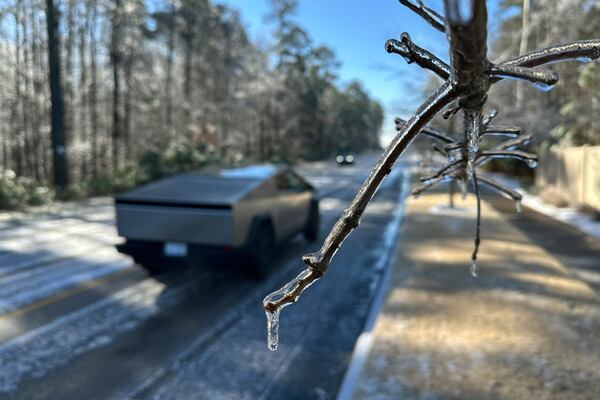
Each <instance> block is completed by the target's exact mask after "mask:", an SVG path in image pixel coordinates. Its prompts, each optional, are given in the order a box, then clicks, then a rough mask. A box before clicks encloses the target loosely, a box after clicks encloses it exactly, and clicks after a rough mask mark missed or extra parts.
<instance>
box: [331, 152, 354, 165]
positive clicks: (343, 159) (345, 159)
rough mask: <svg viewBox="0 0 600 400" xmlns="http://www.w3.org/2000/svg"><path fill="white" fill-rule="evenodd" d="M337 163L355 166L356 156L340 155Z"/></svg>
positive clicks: (336, 159)
mask: <svg viewBox="0 0 600 400" xmlns="http://www.w3.org/2000/svg"><path fill="white" fill-rule="evenodd" d="M335 161H337V163H338V164H339V165H352V164H354V156H353V155H352V154H338V156H337V157H336V158H335Z"/></svg>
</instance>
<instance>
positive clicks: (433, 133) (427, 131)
mask: <svg viewBox="0 0 600 400" xmlns="http://www.w3.org/2000/svg"><path fill="white" fill-rule="evenodd" d="M394 122H395V123H396V130H397V131H400V130H402V127H403V126H404V125H405V124H406V120H404V119H402V118H396V119H395V120H394ZM421 133H422V134H423V135H425V136H429V137H431V138H433V139H438V140H441V141H442V142H446V143H454V139H452V138H451V137H450V136H448V135H446V134H445V133H444V132H442V131H439V130H437V129H435V128H430V127H426V128H423V129H421Z"/></svg>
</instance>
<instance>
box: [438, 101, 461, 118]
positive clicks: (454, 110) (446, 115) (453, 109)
mask: <svg viewBox="0 0 600 400" xmlns="http://www.w3.org/2000/svg"><path fill="white" fill-rule="evenodd" d="M460 108H461V107H460V104H457V105H455V106H452V107H450V108H449V109H447V110H445V111H444V113H443V114H442V117H443V118H444V119H448V118H450V117H451V116H453V115H454V114H456V113H457V112H459V111H460Z"/></svg>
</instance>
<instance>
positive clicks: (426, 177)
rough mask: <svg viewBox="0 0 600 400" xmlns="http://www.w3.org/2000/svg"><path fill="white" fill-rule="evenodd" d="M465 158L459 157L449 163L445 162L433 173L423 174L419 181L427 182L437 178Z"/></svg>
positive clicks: (462, 161)
mask: <svg viewBox="0 0 600 400" xmlns="http://www.w3.org/2000/svg"><path fill="white" fill-rule="evenodd" d="M464 162H465V160H464V159H462V158H459V159H458V160H455V161H452V162H451V163H449V164H446V165H445V166H443V167H442V168H440V169H439V170H438V171H437V172H436V173H435V174H433V175H430V176H424V177H422V178H420V181H421V182H428V181H431V180H433V179H436V178H439V177H440V176H442V175H447V171H448V170H450V169H452V168H453V167H455V166H457V165H458V164H461V163H464Z"/></svg>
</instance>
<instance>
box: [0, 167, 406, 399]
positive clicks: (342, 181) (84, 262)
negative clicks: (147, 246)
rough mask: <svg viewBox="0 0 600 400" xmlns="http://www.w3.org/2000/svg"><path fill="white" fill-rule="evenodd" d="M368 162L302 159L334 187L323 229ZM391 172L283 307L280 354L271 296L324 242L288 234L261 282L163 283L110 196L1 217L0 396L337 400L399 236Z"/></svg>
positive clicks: (209, 276)
mask: <svg viewBox="0 0 600 400" xmlns="http://www.w3.org/2000/svg"><path fill="white" fill-rule="evenodd" d="M372 162H373V159H372V160H370V161H368V162H366V163H364V164H362V165H360V164H359V165H358V166H352V167H345V168H339V167H337V166H334V167H333V168H332V165H331V164H329V166H328V167H327V168H324V167H323V166H318V167H315V166H307V167H306V168H304V167H303V168H301V170H302V171H303V173H304V174H306V175H307V177H308V179H309V180H310V181H311V182H313V184H315V185H316V186H317V189H318V190H319V193H320V194H321V195H322V196H323V197H324V198H323V201H322V203H321V210H322V221H323V226H322V232H321V236H322V237H323V236H324V234H325V233H326V232H327V231H328V229H329V228H330V227H331V225H332V224H333V223H334V222H335V220H336V219H337V218H338V217H339V216H340V214H341V212H342V210H343V208H344V207H345V206H347V204H348V203H349V201H350V200H351V198H352V197H353V196H354V194H355V193H356V190H357V188H358V186H359V185H360V184H361V183H362V181H363V180H364V179H365V178H366V176H367V174H368V173H369V171H370V166H371V164H372ZM384 182H385V183H384V185H383V187H382V188H381V190H380V191H379V192H378V194H377V195H376V197H375V199H374V202H373V203H372V204H371V205H370V206H369V208H368V211H367V214H366V215H365V216H364V218H363V219H362V221H361V226H360V229H357V230H356V231H355V232H354V233H353V235H352V236H351V237H350V238H349V239H348V242H347V243H346V244H345V246H344V248H343V249H342V250H340V252H339V254H338V255H337V257H336V259H335V260H334V263H333V265H332V268H331V270H330V272H329V273H328V274H327V276H326V277H325V278H324V279H322V280H321V281H320V282H319V283H318V284H316V285H315V286H314V287H311V289H310V291H309V293H306V295H305V297H304V298H303V299H301V300H300V302H299V303H298V304H296V305H294V306H292V307H290V308H288V309H286V310H285V312H284V313H283V315H282V321H281V323H282V325H281V347H280V350H279V351H278V352H277V353H275V354H274V353H271V352H269V351H268V350H267V348H266V337H265V336H266V335H265V317H264V313H263V310H262V308H261V299H262V298H263V297H264V295H265V294H266V293H268V292H269V291H271V290H273V289H274V288H277V287H278V286H279V285H281V283H283V282H284V281H286V280H288V279H289V278H290V277H291V276H292V275H294V274H296V273H297V272H298V270H299V268H300V267H301V262H300V256H301V254H304V253H306V252H309V251H314V247H317V246H318V245H320V243H319V242H317V243H314V244H308V243H307V242H305V241H304V240H301V239H300V238H296V239H294V240H291V241H290V243H288V244H286V246H285V250H284V251H283V253H282V255H281V259H280V262H281V265H279V268H278V270H277V273H275V274H274V275H273V276H271V277H270V278H269V279H267V280H266V281H264V282H260V283H257V282H250V281H247V280H244V279H240V278H239V277H237V278H236V277H234V276H233V275H231V274H226V273H224V272H223V271H219V273H218V274H216V273H215V274H213V273H206V274H200V275H201V276H200V277H199V278H198V281H194V282H187V280H188V279H187V277H186V276H183V277H182V278H183V279H182V280H181V281H180V282H170V283H169V285H168V286H165V283H162V280H161V281H160V282H159V281H157V280H155V279H151V278H145V277H144V275H143V273H141V272H140V271H138V273H136V274H131V273H130V271H132V270H136V269H138V267H135V266H132V264H131V262H130V261H129V259H128V258H126V257H123V256H122V255H120V254H118V253H117V252H116V251H115V250H114V244H115V243H116V242H117V241H118V240H119V239H118V238H117V236H116V234H115V232H114V222H113V209H112V204H111V202H110V200H108V199H95V200H93V201H90V202H87V203H85V204H80V205H60V206H57V207H56V208H54V209H52V210H50V211H49V212H48V213H45V214H44V213H41V212H35V213H32V214H28V215H13V216H12V217H4V218H2V219H0V314H1V313H4V315H0V325H2V326H4V328H6V331H7V332H8V334H5V335H4V338H3V339H0V365H1V367H0V398H5V397H6V398H27V399H35V398H65V397H74V398H86V399H94V398H97V399H105V398H186V399H188V398H189V399H193V398H200V399H211V400H212V399H228V398H232V399H234V398H235V399H244V398H248V399H255V398H258V399H260V398H271V399H278V398H282V397H291V398H294V397H295V398H317V399H318V398H331V397H333V396H334V394H335V392H336V391H337V389H338V387H339V384H340V382H341V379H342V377H343V374H344V371H345V368H346V366H347V364H348V361H349V360H350V356H351V353H352V349H353V346H354V342H355V340H356V338H357V337H358V335H359V334H360V333H361V331H362V328H363V324H364V320H365V318H366V315H367V312H368V309H369V306H370V303H371V299H372V296H373V293H374V291H375V290H376V288H377V285H378V281H379V279H380V277H381V275H382V273H383V269H384V268H385V265H384V264H385V262H384V261H382V253H386V251H388V250H389V248H390V246H392V245H393V244H394V243H395V238H396V235H397V227H396V226H393V225H394V224H397V218H396V219H395V218H393V217H394V215H397V214H398V212H399V209H400V207H399V201H401V199H400V198H399V194H400V192H401V187H402V180H401V179H400V174H399V173H397V172H396V173H395V174H393V176H390V177H388V178H387V179H386V180H385V181H384ZM122 271H124V272H126V276H127V277H128V278H127V279H125V278H123V279H121V278H114V277H115V276H120V275H124V276H125V274H121V273H118V272H122ZM104 277H106V279H104ZM111 277H113V278H111ZM99 278H103V279H99ZM109 279H110V280H109ZM113 281H115V282H116V284H117V286H114V289H111V287H112V286H113V285H114V284H115V283H113ZM90 282H100V283H99V285H100V286H99V287H93V288H92V286H91V285H90ZM88 285H89V286H88ZM125 285H127V286H125ZM186 285H187V286H189V285H193V286H194V287H195V289H194V290H195V292H193V293H190V292H189V290H188V289H189V287H187V286H186ZM186 287H187V288H186ZM88 289H89V290H88ZM74 291H82V292H81V294H77V295H73V296H72V297H71V294H70V293H72V292H74ZM194 293H195V294H196V295H194ZM219 307H222V308H219ZM32 310H33V311H32ZM33 314H35V315H33ZM32 318H33V319H34V320H35V321H33V322H31V319H32ZM4 328H2V329H4ZM315 365H320V366H322V367H323V368H324V370H320V369H316V368H315Z"/></svg>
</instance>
